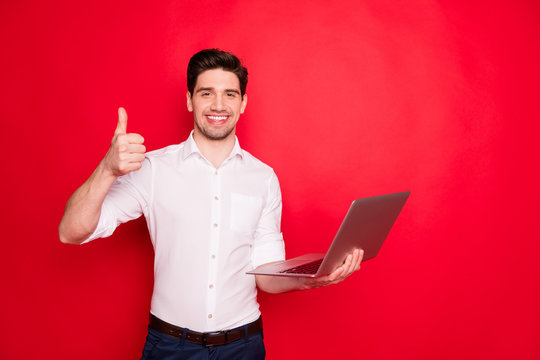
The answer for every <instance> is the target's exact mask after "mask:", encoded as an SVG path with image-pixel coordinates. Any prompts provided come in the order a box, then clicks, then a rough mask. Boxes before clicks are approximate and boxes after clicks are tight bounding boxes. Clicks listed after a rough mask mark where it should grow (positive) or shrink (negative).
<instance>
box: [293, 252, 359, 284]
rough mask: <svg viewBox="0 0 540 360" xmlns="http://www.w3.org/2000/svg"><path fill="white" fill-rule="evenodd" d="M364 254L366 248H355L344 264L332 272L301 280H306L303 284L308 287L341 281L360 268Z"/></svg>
mask: <svg viewBox="0 0 540 360" xmlns="http://www.w3.org/2000/svg"><path fill="white" fill-rule="evenodd" d="M363 256H364V250H362V249H355V250H354V251H353V252H352V253H350V254H349V255H347V257H346V258H345V261H344V262H343V265H341V266H339V267H338V268H337V269H336V270H334V271H333V272H332V273H330V274H328V275H326V276H322V277H320V278H301V281H304V284H303V285H304V287H305V288H306V289H313V288H317V287H321V286H327V285H333V284H337V283H340V282H342V281H343V280H345V279H346V278H347V277H349V276H350V275H351V274H352V273H354V272H356V271H358V270H359V269H360V263H361V262H362V258H363Z"/></svg>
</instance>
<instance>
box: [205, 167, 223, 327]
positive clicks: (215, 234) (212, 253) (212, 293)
mask: <svg viewBox="0 0 540 360" xmlns="http://www.w3.org/2000/svg"><path fill="white" fill-rule="evenodd" d="M220 185H221V174H220V171H219V170H215V171H214V173H213V174H212V189H211V196H212V198H211V204H212V205H211V209H212V210H211V219H212V221H211V223H212V224H211V230H210V232H211V237H210V247H209V254H208V261H209V266H208V285H207V292H208V294H207V314H208V322H209V323H210V322H213V321H215V309H216V302H217V301H216V289H215V287H216V281H217V273H218V260H219V259H218V258H217V254H218V251H219V241H220V232H221V230H220V228H221V201H220V200H219V199H220V198H221V193H220V191H221V186H220ZM209 327H211V326H210V325H209Z"/></svg>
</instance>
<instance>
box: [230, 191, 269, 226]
mask: <svg viewBox="0 0 540 360" xmlns="http://www.w3.org/2000/svg"><path fill="white" fill-rule="evenodd" d="M261 212H262V198H260V197H258V196H249V195H244V194H237V193H232V194H231V212H230V214H231V230H233V231H238V232H244V233H253V232H254V231H255V229H256V228H257V224H258V223H259V219H260V218H261Z"/></svg>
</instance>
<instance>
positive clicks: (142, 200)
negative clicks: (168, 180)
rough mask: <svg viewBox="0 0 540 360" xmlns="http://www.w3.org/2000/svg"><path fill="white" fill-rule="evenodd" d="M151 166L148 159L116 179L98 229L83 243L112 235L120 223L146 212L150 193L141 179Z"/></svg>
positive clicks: (102, 211)
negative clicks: (138, 167)
mask: <svg viewBox="0 0 540 360" xmlns="http://www.w3.org/2000/svg"><path fill="white" fill-rule="evenodd" d="M149 167H150V164H149V162H148V160H146V161H145V162H144V163H143V167H142V168H141V169H140V170H138V171H135V172H132V173H130V174H128V175H124V176H121V177H119V178H117V179H116V180H115V182H114V183H113V185H112V186H111V188H110V189H109V192H108V193H107V196H106V197H105V200H104V201H103V204H102V205H101V214H100V217H99V222H98V225H97V227H96V229H95V230H94V232H93V233H92V234H91V235H90V236H89V237H88V238H87V239H86V240H85V241H83V242H82V244H85V243H88V242H90V241H92V240H95V239H98V238H105V237H108V236H111V235H112V233H113V232H114V230H115V229H116V228H117V227H118V225H120V224H122V223H125V222H128V221H130V220H134V219H137V218H138V217H140V216H141V215H142V214H145V213H146V211H147V208H148V206H147V204H148V195H147V192H146V191H145V190H144V189H145V186H144V184H143V183H141V180H143V179H144V178H145V173H148V172H149V171H150V169H149Z"/></svg>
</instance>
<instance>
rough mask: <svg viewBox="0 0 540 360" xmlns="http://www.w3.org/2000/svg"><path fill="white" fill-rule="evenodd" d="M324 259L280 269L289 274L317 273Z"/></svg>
mask: <svg viewBox="0 0 540 360" xmlns="http://www.w3.org/2000/svg"><path fill="white" fill-rule="evenodd" d="M322 261H323V259H319V260H315V261H312V262H310V263H307V264H304V265H300V266H295V267H293V268H290V269H287V270H283V271H280V273H287V274H315V273H316V272H317V270H319V266H321V263H322Z"/></svg>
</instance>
